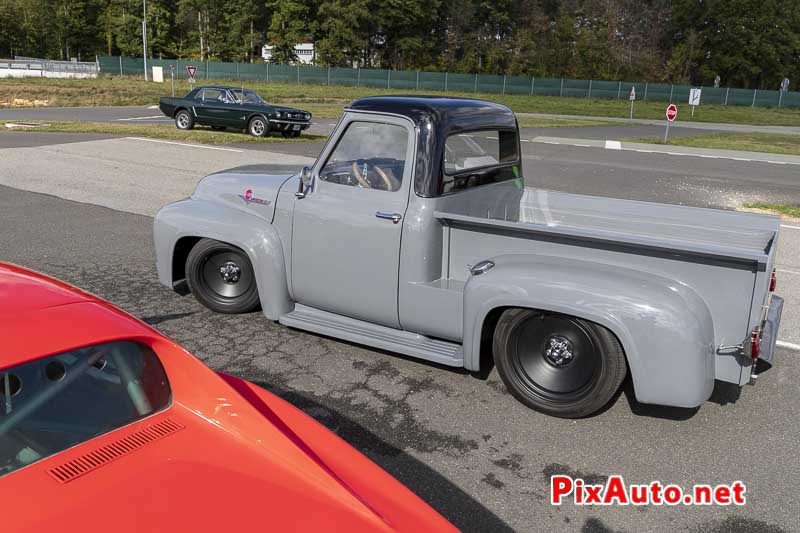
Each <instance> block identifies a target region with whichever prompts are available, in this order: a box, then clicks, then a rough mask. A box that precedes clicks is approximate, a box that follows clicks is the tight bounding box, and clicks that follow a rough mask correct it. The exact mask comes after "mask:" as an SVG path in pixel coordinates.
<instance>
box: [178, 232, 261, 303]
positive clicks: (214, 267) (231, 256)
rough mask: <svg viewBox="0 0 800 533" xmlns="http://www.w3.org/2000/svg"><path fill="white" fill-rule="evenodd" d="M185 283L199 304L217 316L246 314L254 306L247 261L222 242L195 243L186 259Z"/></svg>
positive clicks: (255, 296) (253, 286)
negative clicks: (214, 312) (221, 314)
mask: <svg viewBox="0 0 800 533" xmlns="http://www.w3.org/2000/svg"><path fill="white" fill-rule="evenodd" d="M186 283H187V284H188V286H189V289H190V290H191V291H192V293H193V294H194V296H195V298H197V300H198V301H199V302H200V303H201V304H203V305H205V306H206V307H208V308H209V309H211V310H212V311H216V312H218V313H247V312H249V311H252V310H253V309H255V308H256V306H258V287H257V286H256V278H255V271H254V270H253V265H252V263H251V262H250V259H249V258H248V257H247V254H246V253H244V252H243V251H242V250H240V249H239V248H236V247H235V246H231V245H230V244H227V243H224V242H220V241H215V240H213V239H201V240H200V241H198V242H197V244H196V245H195V246H194V247H193V248H192V250H191V251H190V252H189V256H188V257H187V259H186Z"/></svg>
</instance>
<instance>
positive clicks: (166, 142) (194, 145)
mask: <svg viewBox="0 0 800 533" xmlns="http://www.w3.org/2000/svg"><path fill="white" fill-rule="evenodd" d="M125 138H126V139H130V140H132V141H147V142H149V143H161V144H174V145H177V146H186V147H188V148H205V149H206V150H221V151H223V152H237V153H240V154H241V153H243V152H244V150H237V149H235V148H220V147H218V146H205V145H202V144H187V143H179V142H175V141H161V140H158V139H145V138H144V137H125Z"/></svg>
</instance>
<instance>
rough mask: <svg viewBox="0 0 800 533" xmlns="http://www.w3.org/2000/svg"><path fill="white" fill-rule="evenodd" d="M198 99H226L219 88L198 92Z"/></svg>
mask: <svg viewBox="0 0 800 533" xmlns="http://www.w3.org/2000/svg"><path fill="white" fill-rule="evenodd" d="M197 99H198V100H203V101H204V102H208V101H216V102H222V101H223V100H225V95H224V93H223V92H222V91H220V90H219V89H203V90H202V91H200V92H198V93H197Z"/></svg>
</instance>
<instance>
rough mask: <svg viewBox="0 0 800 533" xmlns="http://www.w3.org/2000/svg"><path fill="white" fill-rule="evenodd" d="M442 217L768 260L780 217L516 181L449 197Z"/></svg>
mask: <svg viewBox="0 0 800 533" xmlns="http://www.w3.org/2000/svg"><path fill="white" fill-rule="evenodd" d="M436 216H437V218H439V219H441V220H445V221H448V220H449V221H451V222H452V223H455V224H469V225H472V226H475V225H478V226H486V227H489V226H492V227H505V228H507V229H510V230H512V231H514V230H516V231H524V232H534V233H542V234H553V235H559V236H568V237H571V238H575V239H580V240H595V241H607V242H610V243H614V244H629V245H632V246H635V247H642V248H651V249H658V250H661V251H669V252H675V251H681V252H686V253H688V254H692V255H701V256H713V257H720V258H726V259H733V260H738V261H745V262H758V263H764V264H765V263H766V262H767V260H768V258H769V256H770V252H771V249H772V248H773V244H774V241H775V236H776V235H777V233H778V230H779V228H780V220H779V219H778V218H777V217H773V216H768V215H758V214H754V213H741V212H735V211H724V210H720V209H705V208H698V207H687V206H681V205H671V204H660V203H651V202H640V201H634V200H621V199H615V198H603V197H597V196H584V195H577V194H568V193H562V192H555V191H547V190H541V189H533V188H529V187H523V186H522V184H521V180H513V181H507V182H502V183H497V184H493V185H487V186H484V187H477V188H475V189H471V190H468V191H465V192H463V193H460V194H455V195H452V196H449V197H445V198H443V201H442V202H441V203H440V204H439V206H437V209H436Z"/></svg>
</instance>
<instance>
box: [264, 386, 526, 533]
mask: <svg viewBox="0 0 800 533" xmlns="http://www.w3.org/2000/svg"><path fill="white" fill-rule="evenodd" d="M255 384H256V385H258V386H259V387H262V388H264V389H266V390H268V391H270V392H272V393H273V394H276V395H277V396H280V397H281V398H283V399H284V400H286V401H287V402H289V403H291V404H292V405H294V406H295V407H297V408H298V409H301V410H302V411H304V412H305V413H307V414H309V415H312V416H313V415H315V414H318V413H324V414H325V416H315V417H314V418H315V419H316V420H317V421H318V422H320V423H321V424H323V425H324V426H325V427H327V428H328V429H330V430H331V431H334V432H335V433H336V434H337V435H339V436H340V437H341V438H343V439H344V440H345V441H347V442H348V443H349V444H350V445H351V446H353V447H354V448H356V449H357V450H358V451H360V452H361V453H363V454H365V455H367V456H368V457H369V458H370V459H372V460H373V461H375V462H376V463H377V464H378V465H380V467H381V468H383V469H384V470H386V471H387V472H388V473H389V474H391V475H392V476H394V477H395V478H397V479H398V480H400V482H402V483H403V484H404V485H405V486H406V487H408V488H409V489H411V490H412V491H413V492H414V493H415V494H417V495H418V496H419V497H420V498H422V499H423V500H425V501H426V502H427V503H428V504H429V505H430V506H431V507H433V508H434V509H436V511H438V512H439V513H440V514H441V515H442V516H444V517H445V518H447V519H448V520H449V521H450V522H452V523H453V525H455V526H456V527H457V528H459V529H460V530H461V531H492V532H505V531H509V532H510V531H513V529H512V528H510V527H509V526H508V525H507V524H506V523H505V522H503V521H502V520H501V519H500V518H499V517H497V515H495V514H494V513H493V512H491V511H490V510H488V509H487V508H485V507H484V506H483V505H481V504H480V503H479V502H478V501H477V500H475V499H474V498H473V497H472V496H470V495H469V494H467V493H466V492H464V491H463V490H461V489H460V488H458V487H457V486H455V485H454V484H452V483H451V482H450V481H448V480H447V479H446V478H445V477H444V476H442V475H441V474H439V473H438V472H436V471H435V470H433V469H432V468H430V467H429V466H427V465H426V464H424V463H422V462H420V461H418V460H417V459H415V458H414V457H413V456H411V455H409V454H407V453H406V452H404V451H403V450H400V449H398V448H397V447H395V446H393V445H391V444H389V443H388V442H386V441H385V440H383V439H381V438H380V437H379V436H377V435H375V434H374V433H372V432H371V431H370V430H368V429H367V428H365V427H363V426H362V425H360V424H358V423H356V422H354V421H353V420H352V419H350V418H348V417H347V416H345V415H343V414H342V413H340V412H338V411H335V410H333V409H332V408H331V407H330V406H329V405H322V404H320V403H318V402H317V401H315V400H313V399H311V398H309V397H307V396H303V395H301V394H298V393H297V392H295V391H290V390H286V389H283V388H281V387H280V386H274V385H272V384H269V383H264V382H255ZM398 459H400V460H398Z"/></svg>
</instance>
